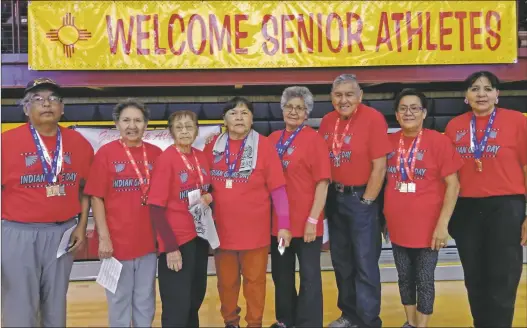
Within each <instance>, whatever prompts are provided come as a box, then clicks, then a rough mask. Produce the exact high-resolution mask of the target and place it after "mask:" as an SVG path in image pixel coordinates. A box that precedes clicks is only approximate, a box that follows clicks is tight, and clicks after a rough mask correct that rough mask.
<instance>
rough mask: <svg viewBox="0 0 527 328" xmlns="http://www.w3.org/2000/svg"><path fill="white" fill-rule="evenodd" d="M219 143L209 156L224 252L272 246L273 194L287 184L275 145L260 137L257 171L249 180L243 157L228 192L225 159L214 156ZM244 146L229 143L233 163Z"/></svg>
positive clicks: (208, 149)
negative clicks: (242, 168) (242, 169)
mask: <svg viewBox="0 0 527 328" xmlns="http://www.w3.org/2000/svg"><path fill="white" fill-rule="evenodd" d="M216 139H217V137H216V138H214V140H213V141H212V142H210V143H209V144H208V145H207V146H206V147H205V153H206V155H207V157H208V159H209V163H211V175H212V196H213V197H214V217H215V220H216V228H217V230H218V236H219V238H220V248H221V249H228V250H247V249H256V248H260V247H265V246H268V245H269V244H270V243H271V191H273V190H274V189H276V188H278V187H280V186H284V185H285V184H286V182H285V178H284V173H283V171H282V164H281V163H280V158H279V157H278V154H277V153H276V150H275V148H274V145H272V144H271V142H269V139H267V138H266V137H264V136H261V135H259V141H258V153H257V157H258V158H257V163H256V168H255V169H254V171H253V172H252V173H251V175H249V176H246V175H241V174H239V173H238V169H239V166H240V162H241V156H240V159H239V160H238V161H237V162H236V168H235V170H234V173H233V176H232V180H233V183H232V188H231V189H228V188H226V186H225V184H226V182H225V181H226V179H227V178H226V177H225V174H226V171H227V164H226V163H225V156H224V154H223V153H222V154H220V155H218V156H214V155H213V153H212V149H213V148H214V144H215V142H216ZM241 143H242V140H230V141H229V152H230V154H231V158H230V161H229V163H232V162H233V161H235V159H236V156H237V155H238V151H239V150H240V147H241ZM246 148H247V145H246Z"/></svg>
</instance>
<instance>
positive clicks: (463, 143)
mask: <svg viewBox="0 0 527 328" xmlns="http://www.w3.org/2000/svg"><path fill="white" fill-rule="evenodd" d="M499 131H500V129H499V128H498V129H496V128H492V129H491V130H490V133H489V144H487V145H486V146H485V150H484V151H483V154H482V155H481V157H483V158H494V157H496V156H498V152H499V151H500V148H501V145H491V144H490V142H491V141H492V140H494V141H495V140H496V139H497V137H498V133H499ZM476 133H477V135H478V137H479V136H481V135H482V134H483V133H485V130H484V129H476ZM480 141H481V138H478V142H480ZM456 151H457V152H458V153H459V155H461V158H473V157H474V149H473V148H472V147H471V146H470V129H468V128H467V129H461V130H456Z"/></svg>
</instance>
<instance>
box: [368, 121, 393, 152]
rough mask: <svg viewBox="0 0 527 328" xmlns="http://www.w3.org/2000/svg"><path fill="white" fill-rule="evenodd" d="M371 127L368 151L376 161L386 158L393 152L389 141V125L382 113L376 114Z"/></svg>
mask: <svg viewBox="0 0 527 328" xmlns="http://www.w3.org/2000/svg"><path fill="white" fill-rule="evenodd" d="M374 118H375V119H374V120H372V124H371V126H370V131H369V132H370V136H369V138H368V149H369V155H370V159H371V160H374V159H377V158H381V157H383V156H386V155H387V154H388V153H390V151H391V148H392V147H391V145H390V140H389V139H388V123H386V119H385V118H384V116H383V115H382V114H380V113H378V114H377V113H376V115H375V116H374Z"/></svg>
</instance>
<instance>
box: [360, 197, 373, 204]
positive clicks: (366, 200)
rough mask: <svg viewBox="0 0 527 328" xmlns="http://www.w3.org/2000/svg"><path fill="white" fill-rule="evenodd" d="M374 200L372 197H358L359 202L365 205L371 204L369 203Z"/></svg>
mask: <svg viewBox="0 0 527 328" xmlns="http://www.w3.org/2000/svg"><path fill="white" fill-rule="evenodd" d="M374 201H375V200H374V199H366V198H364V197H361V198H360V202H361V203H363V204H365V205H371V204H373V202H374Z"/></svg>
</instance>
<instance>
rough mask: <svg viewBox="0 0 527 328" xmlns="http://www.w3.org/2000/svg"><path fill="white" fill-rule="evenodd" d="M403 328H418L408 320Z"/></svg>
mask: <svg viewBox="0 0 527 328" xmlns="http://www.w3.org/2000/svg"><path fill="white" fill-rule="evenodd" d="M402 328H417V327H415V326H412V325H411V324H409V323H408V321H406V322H405V323H404V325H403V327H402Z"/></svg>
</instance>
